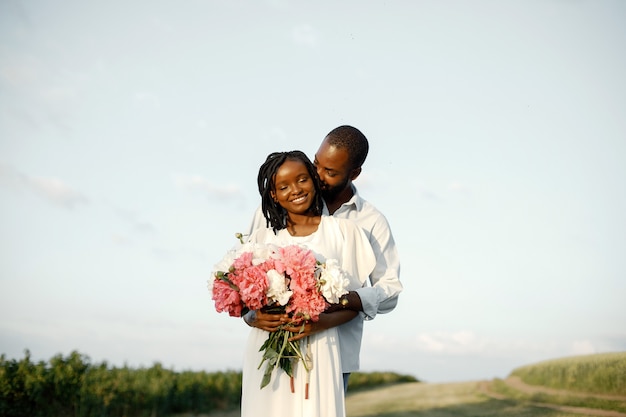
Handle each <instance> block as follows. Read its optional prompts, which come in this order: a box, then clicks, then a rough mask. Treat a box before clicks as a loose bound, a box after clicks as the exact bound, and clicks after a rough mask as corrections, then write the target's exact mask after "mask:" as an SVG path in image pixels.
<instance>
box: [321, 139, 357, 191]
mask: <svg viewBox="0 0 626 417" xmlns="http://www.w3.org/2000/svg"><path fill="white" fill-rule="evenodd" d="M313 163H314V164H315V167H316V168H317V174H318V175H319V177H320V180H321V183H322V196H323V197H324V199H326V200H332V199H333V198H335V197H336V196H337V195H338V194H339V193H341V192H342V191H343V190H345V189H346V188H348V187H349V186H350V183H351V181H352V178H351V169H350V163H349V158H348V152H347V151H346V150H345V149H339V148H337V147H335V146H331V145H329V144H328V141H327V140H326V139H324V141H323V142H322V144H321V145H320V147H319V149H318V150H317V152H316V153H315V160H314V161H313Z"/></svg>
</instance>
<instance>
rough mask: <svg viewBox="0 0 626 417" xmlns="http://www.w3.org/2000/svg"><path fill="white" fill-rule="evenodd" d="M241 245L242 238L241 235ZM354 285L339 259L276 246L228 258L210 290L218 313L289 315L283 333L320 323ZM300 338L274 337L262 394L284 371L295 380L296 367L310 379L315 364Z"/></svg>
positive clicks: (243, 249)
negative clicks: (274, 374)
mask: <svg viewBox="0 0 626 417" xmlns="http://www.w3.org/2000/svg"><path fill="white" fill-rule="evenodd" d="M236 236H237V237H238V238H239V239H240V240H241V235H240V234H237V235H236ZM348 283H349V280H348V279H347V276H346V274H345V272H344V271H343V270H342V269H341V268H340V266H339V262H338V261H337V260H336V259H326V260H325V261H324V262H323V263H322V262H319V261H318V260H317V259H316V258H315V255H314V254H313V252H312V251H311V250H310V249H307V248H305V247H302V246H299V245H289V246H276V245H262V244H256V243H244V244H242V245H241V246H240V247H238V248H237V249H233V250H231V251H229V252H227V253H226V255H225V256H224V258H223V259H222V260H221V261H220V262H219V263H218V264H217V265H216V266H215V270H214V271H213V277H212V279H210V280H209V290H210V291H211V293H212V299H213V300H214V301H215V309H216V310H217V311H218V312H227V313H228V314H229V315H230V316H233V317H241V316H243V315H244V314H246V313H247V312H248V311H250V310H260V309H263V310H264V311H268V312H275V313H283V312H284V313H287V314H289V316H290V317H291V318H292V321H291V322H290V323H287V324H286V325H284V327H291V326H293V325H297V324H299V323H304V322H305V321H307V320H312V321H317V320H319V315H320V313H322V312H323V311H324V310H326V308H328V306H329V305H330V303H338V302H339V298H340V297H341V296H342V295H344V294H346V293H347V292H348V291H347V289H346V287H347V285H348ZM294 335H295V333H293V332H290V331H288V330H285V329H280V330H278V331H276V332H270V334H269V336H268V338H267V340H266V341H265V343H264V344H263V346H261V348H260V350H262V351H264V353H263V359H262V361H261V363H260V364H259V367H261V365H263V363H264V362H266V361H267V364H266V367H265V372H264V376H263V379H262V381H261V388H263V387H265V386H266V385H268V384H269V382H270V380H271V374H272V371H273V370H274V368H276V367H277V366H279V367H280V368H281V369H283V370H284V371H285V372H286V373H287V375H289V376H290V377H291V378H292V379H293V369H294V366H293V361H298V360H302V361H303V362H302V363H303V365H304V368H305V369H306V371H307V373H308V372H309V371H310V369H311V366H312V363H311V362H310V358H309V357H307V355H303V354H302V349H301V347H300V343H299V341H290V340H289V339H290V338H291V337H293V336H294Z"/></svg>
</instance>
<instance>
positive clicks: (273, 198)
mask: <svg viewBox="0 0 626 417" xmlns="http://www.w3.org/2000/svg"><path fill="white" fill-rule="evenodd" d="M270 196H271V197H272V200H274V203H278V200H277V199H276V193H275V192H274V191H270Z"/></svg>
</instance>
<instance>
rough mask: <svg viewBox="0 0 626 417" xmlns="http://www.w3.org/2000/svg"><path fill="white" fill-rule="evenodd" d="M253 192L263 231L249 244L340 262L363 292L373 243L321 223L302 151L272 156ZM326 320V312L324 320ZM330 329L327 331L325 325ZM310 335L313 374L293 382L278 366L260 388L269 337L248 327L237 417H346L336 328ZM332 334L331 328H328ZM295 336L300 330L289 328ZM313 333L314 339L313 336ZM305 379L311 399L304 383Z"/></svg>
mask: <svg viewBox="0 0 626 417" xmlns="http://www.w3.org/2000/svg"><path fill="white" fill-rule="evenodd" d="M258 186H259V192H260V194H261V199H262V202H261V207H262V211H263V215H264V216H265V219H266V221H267V227H266V228H261V229H258V230H256V231H254V232H253V233H252V235H251V236H250V239H249V240H250V241H252V242H256V243H272V244H277V245H290V244H300V245H303V246H306V247H307V248H309V249H311V250H312V251H313V252H314V253H315V255H316V258H317V260H318V261H321V262H323V261H325V260H326V259H331V258H334V259H337V260H339V262H340V264H341V267H342V269H343V270H344V271H345V272H346V273H347V274H348V277H349V279H350V286H349V287H352V288H358V287H361V286H362V285H363V284H362V278H366V277H367V276H368V275H369V274H370V272H371V271H372V270H373V268H374V266H375V257H374V253H373V251H372V248H371V246H370V243H369V241H368V239H367V237H366V236H365V234H364V233H363V231H361V229H360V228H359V227H358V226H357V225H356V224H355V223H353V222H351V221H349V220H345V219H337V218H334V217H330V216H322V214H321V213H322V208H323V204H324V203H323V200H322V197H321V194H320V184H319V179H318V177H317V173H316V169H315V166H314V165H313V163H312V162H311V161H310V160H309V158H308V157H307V156H306V155H305V154H304V153H302V152H300V151H291V152H276V153H272V154H270V155H269V156H268V157H267V159H266V161H265V163H264V164H263V165H262V166H261V168H260V169H259V175H258ZM356 314H357V313H356V312H354V311H351V310H341V311H336V312H333V313H332V314H326V317H323V318H320V321H322V320H326V323H332V321H333V320H336V321H337V324H339V323H342V322H345V321H346V315H348V316H349V318H354V317H356ZM322 316H324V313H323V314H322ZM330 326H332V324H330ZM330 326H328V325H326V326H320V327H324V328H323V329H320V328H318V329H315V330H313V331H310V329H308V331H307V333H310V334H311V335H309V336H308V337H306V338H305V339H303V340H301V341H300V343H302V344H303V348H304V349H306V351H307V352H309V353H310V354H311V356H312V363H313V367H312V370H311V371H310V374H309V376H308V378H307V376H306V371H305V370H304V366H303V364H302V363H301V361H298V362H297V364H296V370H295V372H294V374H295V378H294V381H293V383H294V390H293V392H292V389H291V383H292V380H291V378H290V377H289V376H288V375H287V374H286V373H285V372H284V371H282V370H281V369H280V368H279V367H277V368H276V369H275V370H274V374H273V375H272V381H271V382H270V384H269V385H268V386H266V387H265V388H262V389H261V388H259V384H260V381H261V379H262V377H263V372H264V371H263V368H262V367H261V368H259V364H260V363H261V360H262V352H260V351H259V348H260V347H261V345H262V344H263V342H264V341H265V340H266V339H267V337H268V332H267V331H266V330H261V329H258V328H252V329H251V332H250V336H249V338H248V344H247V347H246V353H245V359H244V366H243V390H242V405H241V415H242V417H264V416H267V417H344V416H345V402H344V387H343V377H342V370H341V363H340V359H341V358H340V351H339V338H338V334H337V329H336V327H330ZM327 327H330V328H327ZM294 331H297V328H294ZM316 331H317V332H316ZM307 379H308V380H309V385H308V398H306V397H305V395H304V392H305V384H306V380H307Z"/></svg>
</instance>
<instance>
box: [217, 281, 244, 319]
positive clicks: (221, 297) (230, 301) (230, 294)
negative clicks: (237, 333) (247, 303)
mask: <svg viewBox="0 0 626 417" xmlns="http://www.w3.org/2000/svg"><path fill="white" fill-rule="evenodd" d="M212 298H213V300H214V301H215V310H217V312H218V313H221V312H223V311H227V312H228V314H229V315H230V316H232V317H241V311H242V309H243V305H242V303H241V297H240V296H239V291H237V290H236V289H234V288H232V287H231V285H230V284H229V283H227V282H225V281H222V280H220V279H216V280H215V282H214V283H213V296H212Z"/></svg>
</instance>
